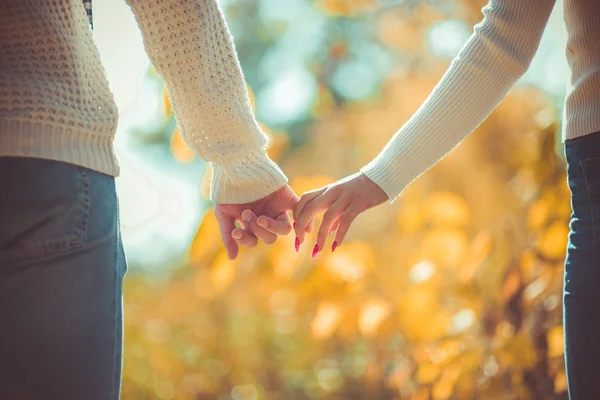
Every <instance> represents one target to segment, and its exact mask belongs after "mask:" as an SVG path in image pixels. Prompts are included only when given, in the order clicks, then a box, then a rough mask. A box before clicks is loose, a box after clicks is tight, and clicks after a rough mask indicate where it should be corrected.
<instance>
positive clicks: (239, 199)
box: [210, 152, 288, 204]
mask: <svg viewBox="0 0 600 400" xmlns="http://www.w3.org/2000/svg"><path fill="white" fill-rule="evenodd" d="M211 166H212V169H213V176H212V182H211V185H210V199H211V200H212V201H213V202H215V203H219V204H246V203H252V202H253V201H256V200H259V199H262V198H263V197H266V196H268V195H270V194H271V193H273V192H275V191H277V190H279V189H281V188H282V187H283V186H284V185H286V184H287V182H288V179H287V177H286V176H285V174H284V173H283V172H282V171H281V169H280V168H279V166H278V165H277V164H275V163H274V162H273V161H271V159H270V158H269V157H268V155H267V154H266V152H262V153H259V154H255V155H253V156H250V157H246V158H244V159H242V160H237V161H231V162H228V163H227V164H217V163H211Z"/></svg>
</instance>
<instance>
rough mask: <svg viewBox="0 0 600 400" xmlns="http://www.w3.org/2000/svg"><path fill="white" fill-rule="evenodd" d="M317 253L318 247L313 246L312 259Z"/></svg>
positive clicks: (316, 245)
mask: <svg viewBox="0 0 600 400" xmlns="http://www.w3.org/2000/svg"><path fill="white" fill-rule="evenodd" d="M318 252H319V245H318V244H315V248H314V249H313V254H312V258H315V257H316V256H317V253H318Z"/></svg>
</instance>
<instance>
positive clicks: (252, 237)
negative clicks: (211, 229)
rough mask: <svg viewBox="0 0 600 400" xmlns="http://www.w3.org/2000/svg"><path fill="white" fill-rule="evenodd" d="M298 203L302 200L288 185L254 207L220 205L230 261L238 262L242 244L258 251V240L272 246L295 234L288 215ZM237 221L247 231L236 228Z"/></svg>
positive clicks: (217, 207)
mask: <svg viewBox="0 0 600 400" xmlns="http://www.w3.org/2000/svg"><path fill="white" fill-rule="evenodd" d="M297 202H298V196H296V194H295V193H294V191H293V190H292V189H291V188H290V187H289V186H288V185H285V186H284V187H282V188H281V189H279V190H277V191H276V192H274V193H272V194H270V195H268V196H267V197H264V198H262V199H260V200H257V201H255V202H253V203H247V204H216V205H215V215H216V217H217V221H218V223H219V228H220V230H221V238H222V239H223V243H225V248H226V249H227V256H228V257H229V259H230V260H235V259H236V258H237V256H238V252H239V245H240V244H241V245H244V246H247V247H254V246H256V243H257V242H258V239H260V240H262V241H263V242H265V243H269V244H271V243H274V242H275V241H276V240H277V235H287V234H288V233H289V232H290V231H291V230H292V224H291V222H290V218H289V216H288V214H287V211H289V210H293V209H294V206H295V205H296V203H297ZM257 215H259V216H260V217H258V218H257ZM235 221H240V223H241V224H242V227H243V229H240V228H236V226H235Z"/></svg>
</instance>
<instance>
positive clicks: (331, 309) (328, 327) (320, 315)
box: [311, 302, 341, 339]
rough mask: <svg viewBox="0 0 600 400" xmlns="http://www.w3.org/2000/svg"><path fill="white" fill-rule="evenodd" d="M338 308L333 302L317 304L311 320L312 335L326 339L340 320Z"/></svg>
mask: <svg viewBox="0 0 600 400" xmlns="http://www.w3.org/2000/svg"><path fill="white" fill-rule="evenodd" d="M340 317H341V311H340V308H339V307H338V306H337V305H336V304H333V303H330V302H323V303H321V304H319V307H318V308H317V312H316V315H315V316H314V318H313V320H312V322H311V330H312V333H313V336H314V337H316V338H317V339H327V338H328V337H329V336H331V334H332V333H333V332H334V331H335V328H336V327H337V325H338V323H339V322H340Z"/></svg>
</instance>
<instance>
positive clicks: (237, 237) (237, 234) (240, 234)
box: [231, 231, 244, 240]
mask: <svg viewBox="0 0 600 400" xmlns="http://www.w3.org/2000/svg"><path fill="white" fill-rule="evenodd" d="M231 236H233V238H234V239H238V240H239V239H241V238H242V237H243V236H244V235H243V234H242V232H240V231H236V232H233V233H232V235H231Z"/></svg>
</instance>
